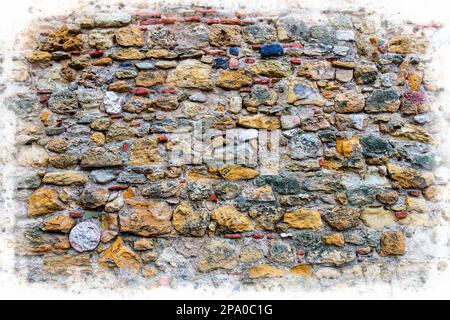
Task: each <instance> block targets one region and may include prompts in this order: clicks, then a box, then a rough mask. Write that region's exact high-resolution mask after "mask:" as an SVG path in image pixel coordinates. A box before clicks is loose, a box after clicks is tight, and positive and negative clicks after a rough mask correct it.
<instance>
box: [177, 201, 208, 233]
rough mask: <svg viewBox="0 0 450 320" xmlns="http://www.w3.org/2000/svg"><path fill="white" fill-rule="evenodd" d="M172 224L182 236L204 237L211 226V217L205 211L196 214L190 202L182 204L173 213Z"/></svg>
mask: <svg viewBox="0 0 450 320" xmlns="http://www.w3.org/2000/svg"><path fill="white" fill-rule="evenodd" d="M172 224H173V227H174V229H175V230H177V231H178V232H179V233H181V234H185V235H193V236H197V237H202V236H204V235H205V233H206V228H207V227H208V224H209V215H208V213H207V212H204V211H195V212H194V209H193V208H192V206H191V205H190V204H189V202H182V203H180V204H179V205H178V206H177V207H176V208H175V210H174V212H173V219H172Z"/></svg>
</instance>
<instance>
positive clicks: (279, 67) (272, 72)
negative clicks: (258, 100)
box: [251, 59, 292, 78]
mask: <svg viewBox="0 0 450 320" xmlns="http://www.w3.org/2000/svg"><path fill="white" fill-rule="evenodd" d="M251 70H252V71H253V72H254V73H256V74H258V75H261V76H266V77H270V78H283V77H288V76H290V75H291V73H292V71H291V66H290V65H289V64H288V63H286V62H282V61H280V60H273V59H268V60H260V61H258V62H257V63H255V64H254V65H253V66H252V69H251Z"/></svg>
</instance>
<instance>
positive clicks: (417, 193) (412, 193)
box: [408, 190, 422, 197]
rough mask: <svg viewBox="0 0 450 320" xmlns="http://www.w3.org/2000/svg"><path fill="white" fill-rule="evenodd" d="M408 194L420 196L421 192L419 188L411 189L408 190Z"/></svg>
mask: <svg viewBox="0 0 450 320" xmlns="http://www.w3.org/2000/svg"><path fill="white" fill-rule="evenodd" d="M408 194H409V195H410V196H413V197H420V196H421V195H422V192H421V191H419V190H411V191H408Z"/></svg>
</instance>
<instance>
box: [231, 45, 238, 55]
mask: <svg viewBox="0 0 450 320" xmlns="http://www.w3.org/2000/svg"><path fill="white" fill-rule="evenodd" d="M230 54H231V55H233V56H236V57H237V56H238V55H239V48H236V47H232V48H230Z"/></svg>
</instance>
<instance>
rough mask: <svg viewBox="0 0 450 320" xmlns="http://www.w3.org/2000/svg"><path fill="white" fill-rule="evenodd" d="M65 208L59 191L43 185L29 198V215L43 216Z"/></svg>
mask: <svg viewBox="0 0 450 320" xmlns="http://www.w3.org/2000/svg"><path fill="white" fill-rule="evenodd" d="M62 209H64V205H63V203H62V202H61V201H60V199H59V197H58V193H57V192H56V191H55V190H54V189H51V188H47V187H42V188H39V189H37V190H35V191H34V192H33V193H32V194H31V196H30V198H29V199H28V215H30V217H38V216H43V215H46V214H49V213H52V212H56V211H59V210H62Z"/></svg>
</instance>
